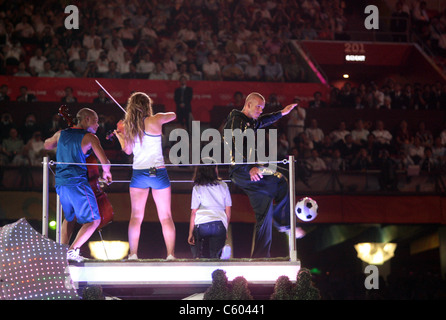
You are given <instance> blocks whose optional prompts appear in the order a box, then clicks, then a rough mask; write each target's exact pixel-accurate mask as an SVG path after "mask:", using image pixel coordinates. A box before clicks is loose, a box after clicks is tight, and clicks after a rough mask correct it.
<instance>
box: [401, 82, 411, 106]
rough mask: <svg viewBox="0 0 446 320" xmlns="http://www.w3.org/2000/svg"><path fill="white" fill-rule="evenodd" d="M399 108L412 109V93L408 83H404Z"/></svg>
mask: <svg viewBox="0 0 446 320" xmlns="http://www.w3.org/2000/svg"><path fill="white" fill-rule="evenodd" d="M401 109H413V94H412V86H411V85H410V84H408V83H407V84H405V85H404V90H403V96H402V97H401Z"/></svg>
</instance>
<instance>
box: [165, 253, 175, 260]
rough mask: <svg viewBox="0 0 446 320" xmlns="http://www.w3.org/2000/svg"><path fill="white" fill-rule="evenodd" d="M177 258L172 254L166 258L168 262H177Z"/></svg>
mask: <svg viewBox="0 0 446 320" xmlns="http://www.w3.org/2000/svg"><path fill="white" fill-rule="evenodd" d="M175 259H176V258H175V257H174V256H173V255H171V254H169V255H168V256H167V258H166V260H175Z"/></svg>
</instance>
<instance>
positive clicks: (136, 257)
mask: <svg viewBox="0 0 446 320" xmlns="http://www.w3.org/2000/svg"><path fill="white" fill-rule="evenodd" d="M127 259H128V260H138V256H137V255H136V253H134V254H132V255H130V256H128V258H127Z"/></svg>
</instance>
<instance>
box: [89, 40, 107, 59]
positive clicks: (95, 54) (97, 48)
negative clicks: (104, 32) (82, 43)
mask: <svg viewBox="0 0 446 320" xmlns="http://www.w3.org/2000/svg"><path fill="white" fill-rule="evenodd" d="M87 48H88V47H87ZM103 51H104V49H103V48H102V40H101V38H95V39H94V42H93V47H92V48H89V49H88V51H87V60H88V61H97V60H98V59H99V56H100V55H101V52H103Z"/></svg>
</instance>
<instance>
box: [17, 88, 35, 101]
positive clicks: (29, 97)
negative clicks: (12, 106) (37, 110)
mask: <svg viewBox="0 0 446 320" xmlns="http://www.w3.org/2000/svg"><path fill="white" fill-rule="evenodd" d="M17 101H18V102H36V101H37V98H36V96H35V95H34V94H32V93H28V88H27V87H26V86H21V87H20V95H19V96H18V97H17Z"/></svg>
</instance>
